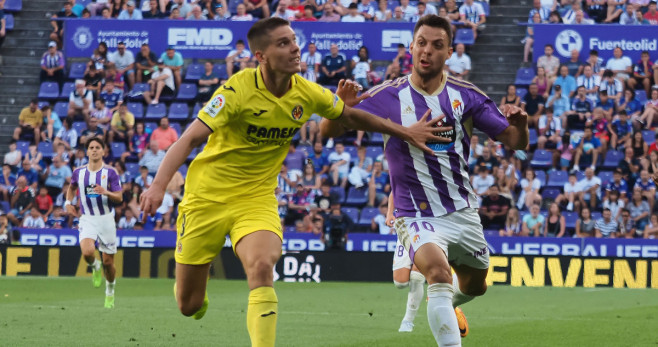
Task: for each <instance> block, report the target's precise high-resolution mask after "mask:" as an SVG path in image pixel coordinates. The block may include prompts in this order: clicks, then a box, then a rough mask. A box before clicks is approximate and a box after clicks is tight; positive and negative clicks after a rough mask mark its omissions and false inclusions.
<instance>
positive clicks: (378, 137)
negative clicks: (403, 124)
mask: <svg viewBox="0 0 658 347" xmlns="http://www.w3.org/2000/svg"><path fill="white" fill-rule="evenodd" d="M368 144H369V145H372V146H383V145H384V136H383V135H382V134H381V133H373V134H372V138H371V139H369V140H368Z"/></svg>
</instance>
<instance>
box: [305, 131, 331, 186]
mask: <svg viewBox="0 0 658 347" xmlns="http://www.w3.org/2000/svg"><path fill="white" fill-rule="evenodd" d="M318 135H319V134H318ZM308 160H310V161H311V162H312V163H313V167H314V168H315V173H316V174H317V175H318V176H322V175H324V174H326V173H327V172H329V156H328V155H326V154H324V152H323V147H322V141H315V142H313V152H311V153H309V155H308Z"/></svg>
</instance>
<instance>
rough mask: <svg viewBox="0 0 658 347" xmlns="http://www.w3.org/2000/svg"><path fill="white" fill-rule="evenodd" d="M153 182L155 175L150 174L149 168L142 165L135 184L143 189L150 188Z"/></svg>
mask: <svg viewBox="0 0 658 347" xmlns="http://www.w3.org/2000/svg"><path fill="white" fill-rule="evenodd" d="M151 183H153V176H151V175H149V168H148V167H146V166H140V168H139V176H137V177H135V184H137V185H139V186H140V187H142V188H143V189H148V188H149V187H151Z"/></svg>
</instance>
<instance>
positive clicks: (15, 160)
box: [4, 139, 23, 172]
mask: <svg viewBox="0 0 658 347" xmlns="http://www.w3.org/2000/svg"><path fill="white" fill-rule="evenodd" d="M22 160H23V153H21V151H19V150H18V149H17V148H16V140H13V139H12V140H11V141H10V142H9V152H7V153H5V158H4V163H5V164H9V165H10V166H11V169H12V171H14V172H15V171H16V170H18V164H20V163H21V162H22Z"/></svg>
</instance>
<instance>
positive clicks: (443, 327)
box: [320, 15, 528, 346]
mask: <svg viewBox="0 0 658 347" xmlns="http://www.w3.org/2000/svg"><path fill="white" fill-rule="evenodd" d="M409 49H410V51H411V55H412V56H413V70H412V73H411V75H409V76H405V77H400V78H398V79H396V80H393V81H386V82H385V83H384V84H382V85H380V86H377V87H375V88H373V89H371V90H370V91H369V93H370V95H371V97H370V98H365V99H364V100H363V101H361V103H360V104H359V105H356V106H355V107H356V108H360V109H363V110H366V111H368V112H371V113H374V114H375V115H378V116H380V117H382V118H383V119H387V120H389V121H391V122H392V123H396V124H401V125H403V126H409V125H411V124H414V123H416V122H417V121H418V120H419V119H421V120H422V119H423V118H421V116H424V115H425V114H427V112H428V110H429V111H431V114H432V118H433V120H437V119H441V121H440V122H439V123H438V124H437V125H438V126H454V129H453V130H450V131H446V132H443V131H439V132H438V134H439V135H441V136H442V137H450V138H451V142H450V143H428V146H430V147H431V148H432V149H433V150H434V152H433V155H432V154H428V153H423V152H422V151H420V150H417V149H416V148H414V147H412V146H409V144H407V143H405V142H404V141H403V140H399V139H396V138H387V139H386V138H385V140H386V145H385V153H386V157H387V158H389V171H390V176H391V185H392V189H393V190H392V191H393V196H394V202H395V206H394V207H395V209H396V217H397V219H396V222H395V227H396V231H397V233H398V238H399V240H400V241H401V242H402V244H403V245H404V247H405V249H407V250H408V252H409V256H410V257H411V260H412V262H413V263H414V264H415V265H416V266H417V267H418V269H419V270H420V272H421V273H422V274H423V275H424V276H425V278H426V279H427V282H428V284H429V285H428V287H427V296H428V302H427V315H428V320H429V323H430V328H431V330H432V333H433V334H434V338H435V340H436V342H437V343H438V345H439V346H461V340H460V334H461V336H465V335H466V334H468V323H467V321H466V318H465V316H464V315H463V313H462V312H461V310H460V309H459V308H458V306H460V305H461V304H464V303H466V302H468V301H470V300H472V299H473V298H474V297H475V296H479V295H483V294H484V293H485V291H486V289H487V285H486V281H485V280H486V276H487V271H488V268H489V254H488V249H487V242H486V240H485V239H484V235H483V231H482V224H481V222H480V216H479V215H478V212H477V208H478V202H477V197H476V195H475V193H474V192H473V187H471V184H470V183H469V179H468V177H469V176H468V171H467V170H468V156H469V151H470V141H469V140H470V137H471V135H472V131H473V127H476V128H478V129H480V130H481V131H483V132H485V133H486V134H487V135H489V137H491V138H493V139H496V140H498V141H501V142H502V143H504V144H505V145H506V146H508V147H511V148H512V149H525V147H526V146H527V145H528V125H527V114H526V113H525V112H523V111H522V110H521V109H520V108H519V107H516V106H512V105H503V109H502V113H501V111H500V110H498V109H497V108H496V105H495V103H494V102H493V101H491V99H489V98H488V97H487V96H486V95H485V94H484V93H483V92H482V91H480V90H479V89H478V88H477V87H475V86H474V85H473V84H471V83H468V82H464V81H461V80H458V79H455V78H453V77H449V76H448V75H447V73H446V72H445V71H444V65H445V61H446V59H448V58H449V57H450V55H451V54H452V48H451V32H450V22H448V21H447V20H445V19H443V18H441V17H438V16H434V15H428V16H425V17H422V18H421V19H420V20H419V21H418V22H417V23H416V26H415V28H414V36H413V41H412V43H411V44H410V46H409ZM348 99H350V98H349V97H348V96H346V97H345V100H348ZM346 104H347V105H351V102H347V101H346ZM320 129H321V132H322V134H323V136H326V137H335V136H339V135H340V134H342V132H343V131H344V129H343V128H342V127H341V126H340V125H339V124H337V123H336V122H334V121H329V120H325V119H323V120H322V122H321V123H320ZM391 158H395V160H391ZM451 265H452V267H453V269H454V271H455V275H454V276H453V275H452V274H451V271H450V266H451ZM455 308H456V309H455Z"/></svg>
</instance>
